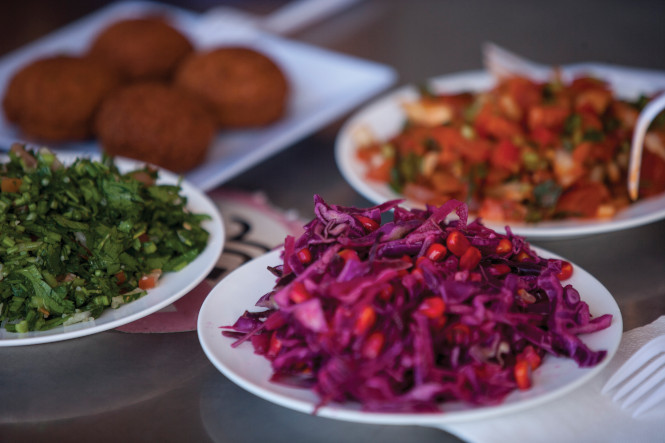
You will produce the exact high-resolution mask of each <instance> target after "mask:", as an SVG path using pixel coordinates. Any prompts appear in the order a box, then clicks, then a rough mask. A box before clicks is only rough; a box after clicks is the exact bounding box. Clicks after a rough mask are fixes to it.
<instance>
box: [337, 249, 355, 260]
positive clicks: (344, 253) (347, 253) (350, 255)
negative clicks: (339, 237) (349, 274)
mask: <svg viewBox="0 0 665 443" xmlns="http://www.w3.org/2000/svg"><path fill="white" fill-rule="evenodd" d="M338 254H339V256H340V257H342V258H343V259H344V261H349V260H358V261H360V257H358V253H357V252H356V251H354V250H353V249H342V250H341V251H339V252H338Z"/></svg>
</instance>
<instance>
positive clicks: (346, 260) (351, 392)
mask: <svg viewBox="0 0 665 443" xmlns="http://www.w3.org/2000/svg"><path fill="white" fill-rule="evenodd" d="M398 203H399V202H398V201H391V202H386V203H384V204H381V205H378V206H375V207H371V208H366V209H360V208H352V207H341V206H336V205H329V204H327V203H326V202H325V201H323V199H321V197H319V196H315V208H314V213H315V214H316V217H315V218H314V219H313V220H312V221H311V222H309V223H308V224H307V225H305V232H304V233H303V234H302V235H301V236H300V237H298V238H294V237H290V236H289V237H287V238H286V240H285V243H284V249H283V253H282V262H281V264H276V266H274V267H270V268H269V270H270V271H271V272H272V273H273V274H274V275H275V277H276V280H275V281H276V283H275V286H274V288H273V289H272V290H271V291H270V292H268V293H266V294H265V295H263V296H261V297H260V298H259V299H258V301H257V303H256V306H257V307H258V308H259V309H261V310H258V311H246V312H245V313H244V314H243V315H242V316H240V317H239V318H238V319H237V321H236V322H235V323H234V324H233V325H228V326H224V327H223V329H224V331H223V334H224V335H225V336H228V337H232V338H234V339H235V341H234V342H233V343H232V344H231V346H241V345H243V344H246V345H249V344H250V343H251V346H253V348H254V352H255V353H257V354H259V355H262V356H264V357H265V358H267V359H268V360H270V362H271V366H272V370H273V375H272V377H271V380H272V381H273V382H276V383H283V384H287V385H290V386H297V387H304V388H310V389H312V390H314V392H316V393H317V394H318V396H319V397H320V404H319V406H323V405H325V404H328V403H330V402H339V403H345V402H348V401H353V402H358V403H359V404H360V405H361V406H362V408H363V410H365V411H373V412H438V411H440V410H441V405H442V404H443V403H446V402H465V403H468V404H472V405H493V404H497V403H500V402H501V401H502V400H503V399H504V398H505V397H506V396H507V395H508V394H510V393H511V392H513V391H515V390H516V389H521V390H526V389H529V388H530V387H531V386H532V383H533V376H532V373H533V371H537V370H538V368H539V367H540V365H541V362H542V361H543V359H545V358H547V356H548V355H554V356H562V357H567V358H571V359H573V360H574V361H575V362H576V363H577V364H578V365H579V366H581V367H591V366H595V365H596V364H598V363H599V362H600V361H602V360H603V359H604V358H606V351H605V350H602V349H601V350H593V349H590V348H589V347H588V346H586V345H585V343H584V342H583V341H582V340H581V338H580V337H579V335H580V334H585V333H591V332H595V331H599V330H602V329H605V328H607V327H608V326H609V325H610V324H611V322H612V316H611V315H609V314H605V315H600V316H597V317H595V316H592V315H591V313H590V311H589V306H588V305H587V304H586V303H585V302H584V301H582V300H581V299H580V294H579V293H578V292H577V290H576V289H575V288H573V287H572V285H570V284H568V283H566V281H567V280H568V279H569V278H570V277H571V276H572V274H573V272H574V269H573V266H572V265H571V263H569V262H567V261H565V260H561V259H547V258H543V257H540V256H539V255H538V254H537V253H536V252H535V251H534V250H533V249H532V248H531V247H530V246H529V244H528V243H527V242H526V241H525V240H524V238H522V237H519V236H516V235H513V234H512V233H511V232H510V229H509V228H508V230H507V234H500V233H497V232H495V231H493V230H491V229H489V228H487V227H485V226H484V225H482V224H481V223H480V221H479V220H478V219H476V220H475V221H473V222H471V223H468V222H467V217H468V208H467V206H466V205H465V204H464V203H462V202H460V201H457V200H450V201H448V202H446V203H445V204H443V205H442V206H440V207H433V206H429V207H428V208H427V209H426V210H418V209H412V210H407V209H404V208H401V207H400V206H398ZM390 212H392V215H393V220H392V221H386V222H385V223H383V224H382V220H383V219H384V218H385V217H382V215H387V213H390ZM449 215H450V216H451V217H450V218H451V220H448V218H449V217H448V216H449ZM454 216H456V217H457V219H454V218H455V217H454ZM266 272H268V271H266Z"/></svg>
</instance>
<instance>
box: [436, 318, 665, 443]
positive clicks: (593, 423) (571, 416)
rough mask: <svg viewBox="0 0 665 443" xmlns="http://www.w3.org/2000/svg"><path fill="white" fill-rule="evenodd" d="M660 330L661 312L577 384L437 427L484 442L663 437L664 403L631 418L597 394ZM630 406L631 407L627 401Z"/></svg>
mask: <svg viewBox="0 0 665 443" xmlns="http://www.w3.org/2000/svg"><path fill="white" fill-rule="evenodd" d="M663 334H665V316H662V317H660V318H658V319H657V320H656V321H654V322H653V323H650V324H648V325H646V326H642V327H639V328H635V329H633V330H631V331H628V332H626V333H624V334H623V337H622V338H621V343H620V344H619V349H618V350H617V352H616V354H615V355H614V358H612V361H610V362H609V364H608V365H607V367H606V368H605V369H603V371H601V372H600V373H599V374H598V375H597V376H596V377H594V378H593V379H592V380H591V381H589V382H588V383H587V384H586V385H584V386H583V387H581V388H579V389H577V390H575V391H573V392H572V393H570V394H568V395H566V396H564V397H561V398H559V399H557V400H554V401H552V402H548V403H545V404H543V405H541V406H537V407H535V408H533V409H528V410H523V411H518V412H515V413H512V414H507V415H501V416H499V417H496V418H493V419H488V420H482V421H475V422H465V423H459V424H449V425H442V426H441V429H443V430H445V431H447V432H450V433H451V434H454V435H456V436H458V437H459V438H461V439H463V440H465V441H468V442H470V443H489V442H508V441H522V442H530V443H532V442H556V443H561V442H578V441H579V442H603V443H605V442H615V441H616V442H625V441H630V442H655V441H664V440H665V404H662V403H661V404H660V405H657V406H656V407H655V408H653V409H652V410H651V411H648V412H646V413H644V414H643V415H642V416H640V417H638V418H633V417H632V415H631V411H632V410H631V409H630V408H629V409H628V410H622V409H621V408H620V407H619V405H618V404H617V403H615V402H613V401H612V397H611V394H612V393H613V391H611V392H610V393H609V395H603V394H601V393H600V390H601V389H602V387H603V385H604V384H605V382H606V381H607V380H608V379H609V377H610V376H611V375H612V374H613V373H614V372H615V371H616V370H617V369H618V368H619V366H621V364H623V363H624V362H625V361H626V360H627V359H628V358H629V357H630V356H631V355H632V354H633V353H634V352H635V351H636V350H637V349H639V348H640V347H641V346H642V345H644V344H645V343H646V342H648V341H649V340H650V339H652V338H654V337H656V336H658V335H663ZM633 407H634V406H633Z"/></svg>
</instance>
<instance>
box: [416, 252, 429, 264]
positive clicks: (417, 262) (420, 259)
mask: <svg viewBox="0 0 665 443" xmlns="http://www.w3.org/2000/svg"><path fill="white" fill-rule="evenodd" d="M427 259H428V258H427V257H425V256H424V255H423V256H420V257H418V258H417V259H416V266H420V264H421V263H422V262H423V261H425V260H427Z"/></svg>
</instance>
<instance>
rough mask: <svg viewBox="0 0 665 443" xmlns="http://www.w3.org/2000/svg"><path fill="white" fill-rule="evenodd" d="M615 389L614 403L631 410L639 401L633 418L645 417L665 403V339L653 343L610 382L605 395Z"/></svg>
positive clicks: (630, 360) (622, 366)
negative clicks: (647, 412)
mask: <svg viewBox="0 0 665 443" xmlns="http://www.w3.org/2000/svg"><path fill="white" fill-rule="evenodd" d="M614 388H618V390H617V391H616V392H615V393H614V395H613V397H612V400H614V401H617V402H619V403H620V405H621V408H622V409H627V408H628V407H630V406H631V405H633V404H635V403H636V402H637V401H638V400H639V401H640V404H639V405H638V406H637V408H635V410H634V411H633V417H637V416H639V415H642V414H643V413H645V412H646V411H648V410H649V409H651V408H653V407H654V406H656V405H657V404H658V403H660V402H661V401H663V400H665V335H661V336H659V337H656V338H654V339H652V340H650V341H649V342H648V343H647V344H645V345H644V346H642V348H640V349H639V350H638V351H637V352H636V353H635V354H633V356H632V357H630V358H629V359H628V360H627V361H626V362H625V363H624V364H623V365H621V367H620V368H619V369H618V370H617V371H616V372H615V373H614V375H612V377H610V379H609V380H607V383H605V386H603V389H602V391H601V392H602V393H603V394H607V393H609V392H610V391H611V390H613V389H614Z"/></svg>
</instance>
